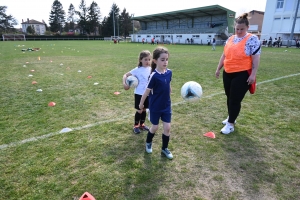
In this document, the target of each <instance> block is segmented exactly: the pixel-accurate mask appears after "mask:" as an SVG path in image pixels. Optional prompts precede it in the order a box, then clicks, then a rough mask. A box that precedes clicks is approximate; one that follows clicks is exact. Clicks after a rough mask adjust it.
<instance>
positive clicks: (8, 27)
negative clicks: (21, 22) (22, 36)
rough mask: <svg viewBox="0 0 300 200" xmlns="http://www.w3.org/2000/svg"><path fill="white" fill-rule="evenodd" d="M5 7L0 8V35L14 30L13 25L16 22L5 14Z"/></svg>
mask: <svg viewBox="0 0 300 200" xmlns="http://www.w3.org/2000/svg"><path fill="white" fill-rule="evenodd" d="M6 9H7V6H0V33H3V32H10V31H12V30H14V25H17V24H18V23H17V20H16V19H15V18H14V17H13V16H11V15H7V14H6Z"/></svg>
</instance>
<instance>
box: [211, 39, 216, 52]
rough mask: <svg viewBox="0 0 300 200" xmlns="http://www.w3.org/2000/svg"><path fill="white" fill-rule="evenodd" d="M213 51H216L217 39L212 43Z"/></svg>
mask: <svg viewBox="0 0 300 200" xmlns="http://www.w3.org/2000/svg"><path fill="white" fill-rule="evenodd" d="M212 50H213V51H215V50H216V38H213V41H212Z"/></svg>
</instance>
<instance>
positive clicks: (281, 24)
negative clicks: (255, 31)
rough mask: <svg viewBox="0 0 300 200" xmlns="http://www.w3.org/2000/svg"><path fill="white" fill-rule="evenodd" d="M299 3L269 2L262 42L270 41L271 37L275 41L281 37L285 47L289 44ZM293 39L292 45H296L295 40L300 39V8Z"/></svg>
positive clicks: (272, 0)
mask: <svg viewBox="0 0 300 200" xmlns="http://www.w3.org/2000/svg"><path fill="white" fill-rule="evenodd" d="M298 2H299V0H267V4H266V10H265V15H264V21H263V26H262V33H261V40H263V39H265V40H268V39H269V38H270V37H272V39H273V40H274V39H275V38H279V37H281V39H282V40H283V45H286V44H287V41H288V40H289V39H290V35H291V32H292V27H293V23H294V19H295V13H296V7H297V4H298ZM292 39H293V42H292V45H295V39H300V6H299V8H298V12H297V16H296V23H295V27H294V35H293V38H292Z"/></svg>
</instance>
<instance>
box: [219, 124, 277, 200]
mask: <svg viewBox="0 0 300 200" xmlns="http://www.w3.org/2000/svg"><path fill="white" fill-rule="evenodd" d="M224 137H225V139H224V143H223V145H222V148H223V149H224V151H225V156H226V157H225V158H226V159H225V158H224V161H225V167H226V168H227V169H226V171H227V172H228V174H229V176H230V177H227V178H229V179H231V180H230V181H232V180H234V181H232V182H233V185H232V187H233V188H235V189H236V190H237V191H238V190H243V191H244V192H243V197H242V198H245V199H262V198H265V197H266V196H269V197H271V196H273V195H274V192H272V189H271V187H268V186H270V185H271V184H274V182H275V181H276V174H274V173H273V172H272V170H271V168H272V166H270V163H268V161H267V160H268V159H269V158H267V155H266V153H265V151H266V149H263V147H262V146H261V144H260V142H259V141H255V140H253V139H252V138H251V137H249V136H247V135H245V134H242V133H240V132H239V131H238V128H237V129H236V130H235V132H233V133H231V134H230V135H228V136H227V135H226V136H225V135H224ZM266 186H267V187H266Z"/></svg>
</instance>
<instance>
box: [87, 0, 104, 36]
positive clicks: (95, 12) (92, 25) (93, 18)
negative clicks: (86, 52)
mask: <svg viewBox="0 0 300 200" xmlns="http://www.w3.org/2000/svg"><path fill="white" fill-rule="evenodd" d="M100 17H101V14H100V8H99V6H98V4H97V3H96V2H94V1H93V2H92V4H91V6H90V7H89V8H88V16H87V18H88V20H89V32H93V33H94V34H95V35H96V32H97V27H99V21H100Z"/></svg>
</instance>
